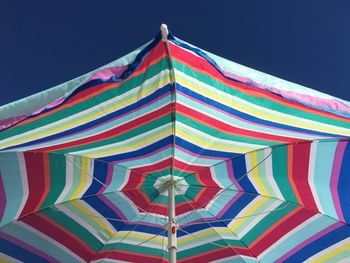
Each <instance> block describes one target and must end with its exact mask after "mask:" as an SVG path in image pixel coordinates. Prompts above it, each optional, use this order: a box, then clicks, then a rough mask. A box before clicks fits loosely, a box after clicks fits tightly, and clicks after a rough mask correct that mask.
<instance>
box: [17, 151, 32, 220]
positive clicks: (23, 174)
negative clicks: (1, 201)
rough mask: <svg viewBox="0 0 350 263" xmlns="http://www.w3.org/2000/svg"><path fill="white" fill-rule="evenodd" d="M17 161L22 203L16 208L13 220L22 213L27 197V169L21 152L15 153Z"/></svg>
mask: <svg viewBox="0 0 350 263" xmlns="http://www.w3.org/2000/svg"><path fill="white" fill-rule="evenodd" d="M17 160H18V167H19V170H20V175H21V180H22V183H21V187H22V193H23V196H22V202H21V204H20V206H19V207H18V210H17V214H16V217H15V218H18V217H19V216H20V214H21V213H22V210H23V208H24V206H25V204H26V202H27V199H28V196H29V187H28V176H27V168H26V162H25V158H24V154H23V153H22V152H19V153H17Z"/></svg>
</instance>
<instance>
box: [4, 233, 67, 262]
mask: <svg viewBox="0 0 350 263" xmlns="http://www.w3.org/2000/svg"><path fill="white" fill-rule="evenodd" d="M0 237H1V238H3V239H6V240H7V241H9V242H11V243H12V244H16V245H18V246H19V247H21V248H23V249H25V250H27V251H29V252H31V253H33V254H35V255H37V256H39V257H41V258H43V259H46V260H47V261H48V262H60V261H58V260H56V259H55V258H53V257H51V256H50V255H48V254H46V253H44V252H43V251H41V250H38V249H36V248H35V247H32V246H31V245H29V244H28V243H25V242H23V241H21V240H19V239H17V238H15V237H13V236H10V235H8V234H5V233H4V232H0Z"/></svg>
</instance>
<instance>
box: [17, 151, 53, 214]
mask: <svg viewBox="0 0 350 263" xmlns="http://www.w3.org/2000/svg"><path fill="white" fill-rule="evenodd" d="M23 154H24V158H25V164H26V171H27V181H28V191H29V195H28V199H27V201H26V204H25V206H24V208H23V210H22V212H21V215H20V217H22V216H24V215H27V214H29V213H31V212H33V211H35V210H37V209H38V208H39V207H40V206H41V204H42V203H43V201H44V199H45V198H46V196H47V193H48V190H49V188H48V187H49V182H50V177H49V173H47V174H46V175H45V167H44V166H45V165H47V164H45V157H44V154H43V153H33V152H24V153H23ZM46 161H47V160H46Z"/></svg>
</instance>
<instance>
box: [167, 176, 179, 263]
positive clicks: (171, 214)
mask: <svg viewBox="0 0 350 263" xmlns="http://www.w3.org/2000/svg"><path fill="white" fill-rule="evenodd" d="M174 188H175V185H174V181H172V180H171V181H170V182H169V186H168V202H169V204H168V207H169V209H168V218H169V223H168V251H169V263H175V262H176V228H177V226H176V218H175V189H174Z"/></svg>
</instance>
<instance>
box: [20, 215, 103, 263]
mask: <svg viewBox="0 0 350 263" xmlns="http://www.w3.org/2000/svg"><path fill="white" fill-rule="evenodd" d="M21 221H23V222H24V223H26V224H28V225H30V226H32V227H33V228H35V229H37V230H38V231H40V232H42V233H43V234H45V235H47V236H49V237H51V238H52V239H53V240H56V241H57V242H58V243H61V244H62V245H63V246H65V247H66V248H68V249H69V250H71V251H72V252H73V253H75V254H76V255H78V256H79V257H81V258H82V259H84V260H85V261H88V260H89V259H90V258H91V257H92V256H93V255H94V254H95V253H96V251H94V250H93V249H92V248H91V247H89V246H88V245H87V244H86V243H84V241H83V240H81V239H80V238H78V237H77V236H75V235H74V234H73V233H71V232H70V231H69V230H67V229H65V228H64V227H63V226H61V225H59V224H58V223H56V222H55V221H53V220H52V219H51V218H49V217H47V216H45V215H43V214H39V213H35V214H32V215H30V216H27V217H24V218H23V219H22V220H21ZM96 242H97V241H96Z"/></svg>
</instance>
